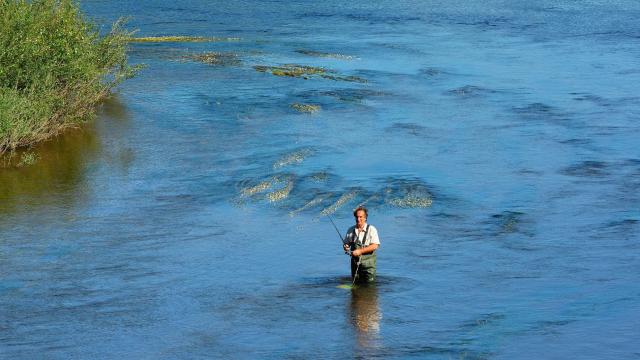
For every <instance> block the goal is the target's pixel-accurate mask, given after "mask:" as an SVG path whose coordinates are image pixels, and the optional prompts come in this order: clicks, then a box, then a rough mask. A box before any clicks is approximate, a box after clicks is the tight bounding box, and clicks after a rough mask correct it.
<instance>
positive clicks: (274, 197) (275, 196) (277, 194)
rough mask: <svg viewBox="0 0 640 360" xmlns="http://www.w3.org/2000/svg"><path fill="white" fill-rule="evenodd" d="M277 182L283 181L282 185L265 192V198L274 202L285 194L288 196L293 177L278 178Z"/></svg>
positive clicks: (283, 197) (291, 188) (281, 198)
mask: <svg viewBox="0 0 640 360" xmlns="http://www.w3.org/2000/svg"><path fill="white" fill-rule="evenodd" d="M277 182H279V183H284V187H283V188H281V189H279V190H276V191H273V192H270V193H268V194H267V199H268V200H269V201H270V202H276V201H280V200H283V199H285V198H286V197H287V196H289V194H290V193H291V190H293V179H291V178H279V179H278V180H277Z"/></svg>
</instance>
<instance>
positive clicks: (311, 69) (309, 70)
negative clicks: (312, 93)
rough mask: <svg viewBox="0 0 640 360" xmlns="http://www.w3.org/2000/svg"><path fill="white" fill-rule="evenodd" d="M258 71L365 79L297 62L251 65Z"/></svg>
mask: <svg viewBox="0 0 640 360" xmlns="http://www.w3.org/2000/svg"><path fill="white" fill-rule="evenodd" d="M253 68H254V69H255V70H256V71H258V72H263V73H271V74H272V75H274V76H283V77H294V78H302V79H305V80H307V79H312V78H321V79H328V80H334V81H348V82H358V83H366V82H367V80H366V79H363V78H360V77H357V76H343V75H340V74H336V71H335V70H331V69H327V68H324V67H319V66H306V65H297V64H285V65H281V66H267V65H256V66H254V67H253Z"/></svg>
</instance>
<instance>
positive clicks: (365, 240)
mask: <svg viewBox="0 0 640 360" xmlns="http://www.w3.org/2000/svg"><path fill="white" fill-rule="evenodd" d="M368 233H369V224H367V227H366V229H364V236H363V237H362V243H361V244H362V247H364V243H366V242H367V234H368ZM353 238H354V239H355V240H353V242H354V243H358V233H357V232H356V228H355V227H354V228H353ZM369 245H371V244H369Z"/></svg>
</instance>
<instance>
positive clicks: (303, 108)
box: [291, 103, 321, 114]
mask: <svg viewBox="0 0 640 360" xmlns="http://www.w3.org/2000/svg"><path fill="white" fill-rule="evenodd" d="M291 108H292V109H294V110H297V111H299V112H301V113H309V114H313V113H316V112H318V111H320V109H321V108H320V105H313V104H299V103H295V104H292V105H291Z"/></svg>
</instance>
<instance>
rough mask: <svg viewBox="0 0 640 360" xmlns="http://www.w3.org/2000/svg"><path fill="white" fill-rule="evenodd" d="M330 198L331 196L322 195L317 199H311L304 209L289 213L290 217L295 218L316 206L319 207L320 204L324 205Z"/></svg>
mask: <svg viewBox="0 0 640 360" xmlns="http://www.w3.org/2000/svg"><path fill="white" fill-rule="evenodd" d="M328 196H329V194H322V195H318V196H316V197H315V198H313V199H311V200H310V201H308V202H307V203H306V204H304V205H303V206H302V207H300V208H298V209H295V210H292V211H290V212H289V216H291V217H293V216H295V215H297V214H298V213H300V212H303V211H305V210H308V209H310V208H312V207H314V206H316V205H319V204H320V203H322V202H323V201H324V200H325V199H326V198H327V197H328Z"/></svg>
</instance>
